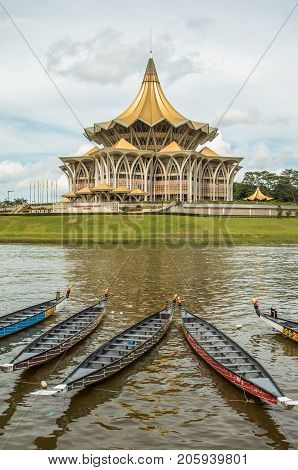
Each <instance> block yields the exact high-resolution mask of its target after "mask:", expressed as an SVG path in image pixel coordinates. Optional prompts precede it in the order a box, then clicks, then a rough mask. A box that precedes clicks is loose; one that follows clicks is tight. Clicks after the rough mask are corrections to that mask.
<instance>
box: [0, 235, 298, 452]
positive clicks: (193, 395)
mask: <svg viewBox="0 0 298 470" xmlns="http://www.w3.org/2000/svg"><path fill="white" fill-rule="evenodd" d="M297 261H298V246H297V247H296V246H288V247H287V246H284V247H280V246H279V247H274V246H271V247H262V246H257V247H254V246H247V247H243V246H241V247H239V246H230V247H220V246H217V247H216V246H202V247H195V246H191V245H189V246H188V245H185V246H180V247H176V248H171V247H170V246H164V245H156V246H143V247H137V246H132V245H122V246H121V245H120V246H116V245H114V246H105V247H104V248H103V247H97V248H94V247H89V248H88V247H79V246H78V247H76V246H71V247H60V246H39V245H22V244H16V245H14V244H7V245H0V276H1V307H0V309H1V314H5V313H7V312H9V311H14V310H16V309H17V308H21V307H23V306H29V305H31V304H34V303H37V302H39V301H43V300H47V299H49V298H51V297H52V296H53V293H54V292H55V290H56V289H61V290H62V289H64V287H66V286H67V285H69V284H72V285H73V287H74V288H73V294H72V296H71V299H70V301H69V302H68V304H67V307H66V308H65V309H64V310H63V311H62V312H61V313H60V314H57V315H54V316H53V317H50V318H49V319H47V320H45V321H44V322H43V323H41V324H40V325H39V326H36V327H34V328H31V329H29V330H27V331H25V332H22V333H18V334H16V335H13V336H11V337H8V338H3V339H2V340H1V342H0V355H1V358H0V360H1V363H5V362H9V360H10V359H11V358H12V357H14V356H15V355H16V354H17V353H18V352H19V351H20V350H21V349H22V348H23V347H24V346H25V344H27V343H28V342H30V341H31V340H32V338H35V337H36V336H37V335H39V334H41V333H42V332H44V331H45V330H46V329H48V328H49V327H51V326H53V325H54V324H55V323H58V322H59V321H61V320H62V319H65V318H66V317H67V316H69V315H71V314H73V313H75V312H77V311H79V310H80V309H81V308H83V307H85V306H86V305H88V304H89V305H90V304H92V303H94V302H95V301H96V299H97V296H98V293H99V292H100V291H102V289H103V288H104V287H106V286H109V287H110V293H111V295H110V300H109V305H108V308H107V315H106V317H105V319H104V321H103V322H102V323H101V324H100V325H99V327H98V328H97V329H96V331H95V332H94V333H93V334H92V335H90V336H89V337H88V338H87V339H86V340H84V341H83V342H82V343H80V344H79V345H78V346H76V347H74V348H73V349H72V350H71V351H70V352H68V354H65V355H63V356H62V357H59V358H58V359H54V360H52V361H51V362H49V363H48V364H45V365H43V366H40V367H37V368H35V369H31V370H29V371H25V372H18V373H7V374H4V373H1V375H0V396H1V401H0V448H2V449H293V448H297V447H298V427H297V416H298V415H297V410H295V409H293V410H290V411H287V410H283V409H279V408H277V407H271V406H270V405H267V404H264V403H261V402H260V401H255V400H252V399H251V398H250V397H247V396H245V395H244V394H243V393H242V392H241V391H239V390H238V389H236V388H234V387H233V386H232V385H230V384H229V383H227V382H225V381H224V380H223V379H222V378H221V377H219V376H218V375H217V374H216V373H215V372H214V371H213V370H212V369H210V368H208V367H207V366H206V365H205V364H204V363H202V361H200V360H198V359H197V357H196V356H195V355H194V354H193V353H192V352H191V350H190V349H189V347H188V345H187V343H186V342H185V340H184V338H183V335H182V331H181V325H180V319H179V314H178V312H176V313H175V317H174V320H173V324H172V327H171V329H170V331H169V333H168V334H167V336H166V337H165V338H163V340H162V341H161V342H160V343H159V345H158V346H157V347H155V349H153V350H152V351H151V352H149V353H147V354H146V355H145V356H144V357H143V358H141V359H140V360H139V361H138V362H137V363H135V364H134V365H131V366H129V367H128V368H126V369H124V370H123V371H122V372H121V373H119V374H117V375H115V376H114V377H113V378H110V379H108V380H107V381H105V382H102V383H101V384H99V385H97V386H96V385H95V386H92V387H90V388H88V389H86V390H84V391H81V392H77V393H75V394H74V393H73V392H72V393H71V394H69V395H66V396H62V395H60V396H58V397H48V398H36V397H32V396H30V392H31V391H32V390H33V389H37V388H39V384H40V382H41V380H46V381H47V382H48V383H49V385H52V384H57V383H59V382H60V381H61V380H62V379H63V378H64V376H65V374H67V373H68V372H69V371H71V370H72V368H73V367H74V366H75V365H76V364H78V363H79V362H81V361H82V359H83V358H84V357H85V356H86V355H87V354H88V353H90V352H92V351H93V350H94V349H96V348H97V347H98V346H99V345H100V344H101V343H102V342H103V341H105V340H107V339H108V338H110V337H111V336H113V335H115V334H116V333H118V332H120V331H121V330H123V329H125V328H127V327H128V326H130V325H132V324H133V323H135V322H136V321H138V320H140V319H142V318H143V317H145V316H147V315H149V314H151V313H154V312H155V311H157V310H159V309H160V308H161V307H163V306H164V304H165V302H166V300H167V299H169V297H170V296H171V295H172V294H173V293H177V292H178V293H179V294H180V295H181V297H182V298H183V300H184V303H185V306H186V307H187V308H188V309H189V310H190V311H192V312H193V313H197V314H199V315H202V316H203V317H204V318H205V319H207V320H208V321H211V322H213V323H214V324H215V325H216V326H218V327H219V328H220V329H222V330H223V331H224V332H226V333H227V334H228V335H230V336H232V337H233V339H234V340H236V341H237V342H239V343H240V344H241V345H242V346H243V347H244V348H246V349H247V350H248V351H249V352H250V353H251V354H252V355H253V356H254V357H256V358H257V359H258V360H259V361H260V362H261V363H262V364H263V365H264V366H265V368H267V370H268V371H269V372H270V373H271V375H272V376H273V377H274V379H275V380H276V382H277V383H278V385H279V386H280V388H281V389H282V390H283V392H284V394H285V395H287V396H289V397H291V398H296V399H298V386H297V382H298V381H297V379H298V370H297V366H298V361H297V359H298V344H295V343H293V342H291V341H290V340H289V339H286V338H283V337H282V336H281V335H279V334H275V333H273V332H272V331H271V329H270V328H269V327H267V326H266V325H265V324H263V323H260V322H259V320H258V318H257V317H256V315H255V314H254V312H253V308H252V306H251V305H250V303H249V300H250V298H251V297H252V296H257V297H258V298H260V300H261V303H262V305H263V306H264V308H267V307H270V306H271V305H274V306H276V307H277V308H278V309H279V312H280V313H281V314H282V313H284V314H285V315H286V316H290V317H292V318H295V317H296V318H297V313H296V312H297V311H298V308H297V307H298V299H297ZM237 324H242V326H243V327H242V329H240V330H238V329H236V328H235V326H236V325H237Z"/></svg>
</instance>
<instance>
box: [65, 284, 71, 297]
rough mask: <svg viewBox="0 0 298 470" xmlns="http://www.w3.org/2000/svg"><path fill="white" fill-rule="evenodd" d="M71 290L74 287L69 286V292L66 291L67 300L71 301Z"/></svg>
mask: <svg viewBox="0 0 298 470" xmlns="http://www.w3.org/2000/svg"><path fill="white" fill-rule="evenodd" d="M71 288H72V286H68V288H67V291H66V298H67V299H69V296H70V293H71Z"/></svg>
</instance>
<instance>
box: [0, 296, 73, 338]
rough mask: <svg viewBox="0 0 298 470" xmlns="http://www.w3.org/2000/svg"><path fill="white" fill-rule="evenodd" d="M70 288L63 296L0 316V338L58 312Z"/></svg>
mask: <svg viewBox="0 0 298 470" xmlns="http://www.w3.org/2000/svg"><path fill="white" fill-rule="evenodd" d="M69 295H70V289H68V290H67V292H66V294H65V295H63V296H59V297H58V296H57V297H56V298H55V299H52V300H49V301H48V302H43V303H40V304H37V305H33V306H32V307H27V308H24V309H22V310H17V311H16V312H13V313H8V314H6V315H3V316H1V317H0V338H3V337H4V336H8V335H11V334H13V333H17V332H19V331H21V330H25V329H27V328H29V327H30V326H34V325H36V324H37V323H39V322H41V321H43V320H45V319H46V318H48V317H49V316H50V315H52V314H53V313H54V312H59V311H60V310H61V309H62V307H63V306H64V304H65V302H66V301H67V299H68V298H69Z"/></svg>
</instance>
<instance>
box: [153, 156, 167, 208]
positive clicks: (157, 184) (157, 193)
mask: <svg viewBox="0 0 298 470" xmlns="http://www.w3.org/2000/svg"><path fill="white" fill-rule="evenodd" d="M165 184H166V174H165V170H164V168H163V166H162V164H161V163H160V161H159V160H157V161H156V163H155V165H154V169H153V198H154V199H163V198H164V196H165Z"/></svg>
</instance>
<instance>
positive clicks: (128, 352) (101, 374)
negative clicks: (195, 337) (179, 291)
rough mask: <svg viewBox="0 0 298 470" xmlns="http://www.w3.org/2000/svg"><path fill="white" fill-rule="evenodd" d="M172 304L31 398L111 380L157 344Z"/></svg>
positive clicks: (110, 342)
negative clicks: (58, 381)
mask: <svg viewBox="0 0 298 470" xmlns="http://www.w3.org/2000/svg"><path fill="white" fill-rule="evenodd" d="M174 306H175V302H172V303H171V305H170V306H169V307H167V308H165V309H163V310H160V311H159V312H156V313H154V314H153V315H150V316H149V317H147V318H145V319H144V320H142V321H140V322H138V323H136V324H135V325H133V326H131V327H130V328H128V329H127V330H125V331H123V332H122V333H120V334H118V335H117V336H114V337H113V338H112V339H110V340H109V341H107V342H106V343H104V344H103V345H102V346H100V347H99V348H98V349H97V350H96V351H94V352H93V353H92V354H90V356H88V357H87V358H86V359H85V360H84V361H83V362H82V363H81V364H80V365H79V366H78V367H76V368H75V369H74V370H73V371H72V372H71V373H70V375H68V377H66V378H65V379H64V380H63V382H62V383H61V384H59V385H56V386H55V387H53V388H52V389H51V390H50V389H49V390H46V389H44V390H37V391H35V392H32V393H31V395H35V396H36V395H38V396H47V395H58V394H59V393H61V392H63V393H66V392H67V391H70V390H77V389H82V388H84V387H86V386H87V385H91V384H94V383H96V382H101V381H102V380H104V379H106V378H108V377H111V376H112V375H114V374H116V373H117V372H119V371H120V370H122V369H124V367H127V366H128V365H129V364H131V363H133V362H134V361H136V360H137V359H138V358H140V357H141V356H142V355H143V354H145V353H146V352H147V351H149V350H150V349H151V348H152V347H153V346H154V345H156V344H157V343H158V342H159V341H160V340H161V338H162V337H163V336H164V335H165V333H166V332H167V330H168V329H169V327H170V324H171V321H172V317H173V310H174Z"/></svg>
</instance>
